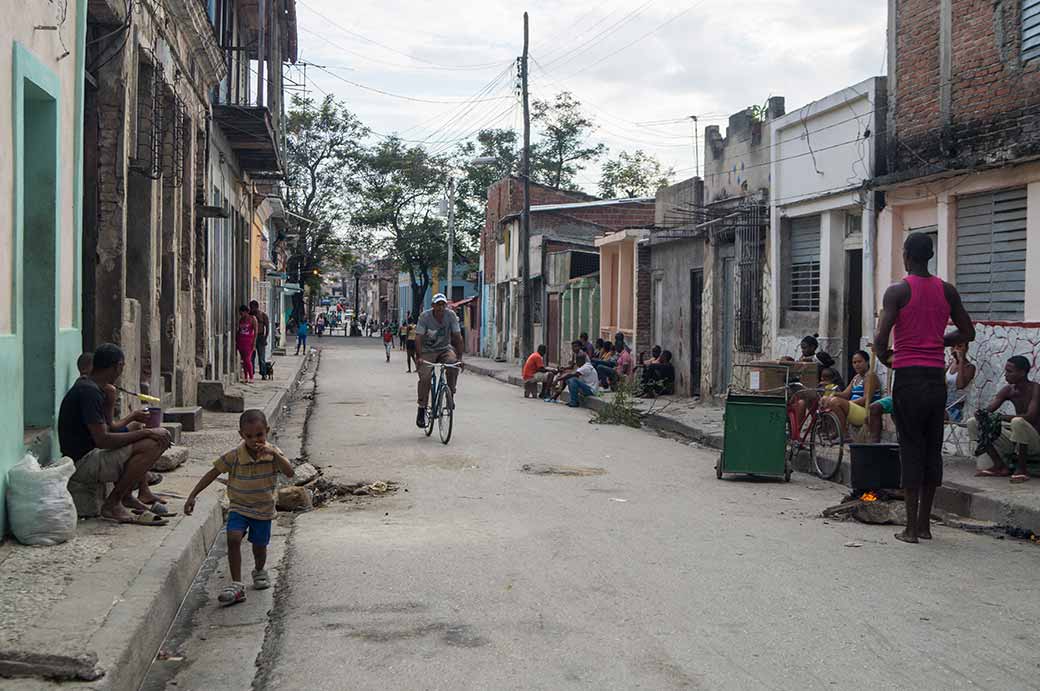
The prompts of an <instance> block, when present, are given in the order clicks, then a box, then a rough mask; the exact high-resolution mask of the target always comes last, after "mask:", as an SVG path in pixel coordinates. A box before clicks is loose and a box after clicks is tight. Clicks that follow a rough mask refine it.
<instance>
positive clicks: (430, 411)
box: [425, 380, 437, 437]
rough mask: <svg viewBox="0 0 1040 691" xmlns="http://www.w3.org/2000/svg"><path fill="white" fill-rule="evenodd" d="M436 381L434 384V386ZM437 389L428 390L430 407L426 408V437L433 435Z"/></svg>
mask: <svg viewBox="0 0 1040 691" xmlns="http://www.w3.org/2000/svg"><path fill="white" fill-rule="evenodd" d="M436 383H437V382H436V380H435V381H434V384H436ZM436 396H437V387H436V386H434V387H433V388H431V389H430V405H428V406H426V430H425V431H426V436H427V437H428V436H430V435H431V434H433V420H434V418H435V417H437V399H436Z"/></svg>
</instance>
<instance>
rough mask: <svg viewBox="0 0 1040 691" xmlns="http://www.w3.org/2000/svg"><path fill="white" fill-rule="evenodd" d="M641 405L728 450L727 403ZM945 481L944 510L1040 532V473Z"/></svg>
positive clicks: (515, 381) (478, 365)
mask: <svg viewBox="0 0 1040 691" xmlns="http://www.w3.org/2000/svg"><path fill="white" fill-rule="evenodd" d="M466 369H467V370H469V371H472V372H475V373H477V374H482V375H485V376H489V377H494V378H495V379H498V380H499V381H501V382H504V383H506V384H512V385H514V386H521V385H522V383H523V380H522V379H521V378H520V368H519V366H517V365H512V364H509V363H504V362H496V361H494V360H489V359H487V358H480V357H474V356H472V355H471V356H468V357H467V358H466ZM604 404H605V399H604V398H588V399H586V402H585V405H586V407H588V408H590V409H592V410H598V409H599V408H600V407H601V406H603V405H604ZM636 406H637V408H638V409H639V410H641V411H643V412H649V413H650V414H649V415H648V416H647V417H646V418H645V419H644V420H643V424H644V425H646V427H648V428H649V429H653V430H656V431H660V432H665V433H668V434H674V435H678V436H680V437H683V438H684V439H688V440H690V441H694V442H697V443H700V444H703V445H705V446H709V447H712V448H715V449H720V450H721V449H722V444H723V437H724V430H725V425H724V421H723V414H724V409H723V406H722V404H716V403H701V402H700V401H699V400H697V399H690V398H685V397H681V396H662V397H659V398H657V399H653V400H643V399H638V400H637V402H636ZM807 461H808V459H807V458H804V457H803V458H802V459H800V460H799V462H796V464H795V465H796V469H797V470H800V471H802V472H808V470H809V468H808V462H807ZM944 464H945V466H944V475H945V477H944V482H943V487H941V488H940V490H939V492H938V493H937V494H936V506H937V507H938V508H940V509H943V510H946V511H950V512H952V513H956V514H958V515H960V516H967V517H969V518H974V519H978V520H984V521H992V522H994V523H997V524H999V525H1003V526H1008V527H1013V528H1019V529H1022V530H1029V531H1032V532H1033V533H1036V534H1038V535H1040V478H1034V479H1033V480H1032V481H1030V482H1027V483H1024V484H1021V485H1012V484H1010V483H1009V482H1008V480H1007V479H1005V478H980V477H975V470H976V467H975V459H974V458H963V457H957V456H947V457H945V459H944ZM843 471H844V472H843V473H842V477H841V478H839V479H840V480H842V481H844V482H846V483H847V480H848V472H847V471H848V459H847V458H846V459H845V462H844V463H843Z"/></svg>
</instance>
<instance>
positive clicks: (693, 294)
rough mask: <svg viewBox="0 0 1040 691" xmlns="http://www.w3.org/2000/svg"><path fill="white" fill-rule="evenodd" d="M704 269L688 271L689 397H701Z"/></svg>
mask: <svg viewBox="0 0 1040 691" xmlns="http://www.w3.org/2000/svg"><path fill="white" fill-rule="evenodd" d="M703 292H704V269H693V270H692V271H690V395H691V396H700V395H701V343H702V342H703V335H702V333H701V324H702V316H701V309H702V306H703V304H704V297H703Z"/></svg>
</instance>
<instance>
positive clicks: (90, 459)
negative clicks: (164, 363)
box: [58, 343, 170, 525]
mask: <svg viewBox="0 0 1040 691" xmlns="http://www.w3.org/2000/svg"><path fill="white" fill-rule="evenodd" d="M124 364H125V359H124V357H123V351H122V350H120V349H119V346H116V345H114V344H112V343H104V344H102V345H100V346H98V348H97V350H95V351H94V362H93V367H92V369H91V372H90V375H89V376H85V377H80V378H79V379H77V380H76V382H75V383H74V384H73V385H72V388H71V389H69V391H68V393H66V394H65V398H63V399H62V401H61V408H60V409H59V412H58V441H59V443H60V445H61V453H62V454H63V455H65V456H68V457H69V458H71V459H72V460H73V462H74V463H75V464H76V472H75V473H74V474H73V476H72V478H71V479H70V480H69V484H70V486H71V485H75V484H78V485H81V486H87V487H96V486H97V485H100V484H104V483H108V482H112V483H115V487H114V488H113V489H112V492H111V493H109V495H108V497H106V499H105V500H104V503H103V504H102V505H101V516H102V518H104V519H106V520H110V521H113V522H116V523H133V524H137V525H166V524H167V523H168V521H167V520H166V519H164V518H162V517H160V516H157V515H156V514H155V513H153V512H152V511H151V510H150V509H151V507H152V506H154V505H155V504H157V503H159V498H158V497H157V496H155V495H154V494H152V492H151V490H149V489H148V481H147V478H146V475H147V473H148V470H149V469H150V468H151V467H152V466H153V465H154V464H155V462H156V461H157V460H159V457H160V456H162V454H163V452H164V451H165V450H166V449H168V448H170V433H169V431H168V430H166V429H163V428H161V427H160V428H155V429H138V430H133V431H127V432H116V431H114V430H113V428H112V426H111V422H112V421H111V420H110V419H108V416H107V415H106V397H105V389H106V388H107V387H108V386H109V385H114V384H115V382H116V381H118V380H119V377H120V375H122V373H123V366H124ZM135 488H137V489H138V496H137V497H136V498H135V497H134V496H133V494H132V491H133V490H134V489H135ZM128 509H133V510H136V511H137V512H138V514H137V515H136V516H135V515H134V514H133V513H131V512H130V511H128Z"/></svg>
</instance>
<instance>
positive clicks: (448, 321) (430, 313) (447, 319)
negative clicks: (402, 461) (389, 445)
mask: <svg viewBox="0 0 1040 691" xmlns="http://www.w3.org/2000/svg"><path fill="white" fill-rule="evenodd" d="M462 350H463V344H462V327H460V326H459V318H458V317H457V316H455V313H454V312H452V311H451V310H449V309H448V298H446V297H444V293H437V294H436V295H434V296H433V309H429V310H426V311H425V312H423V313H422V314H421V315H419V320H418V321H417V322H416V324H415V362H416V365H417V371H418V372H419V412H418V413H416V415H415V425H416V426H417V427H426V406H427V404H428V403H429V402H430V386H431V384H432V381H433V365H432V364H427V363H444V364H446V365H453V364H455V363H458V365H459V369H455V368H454V367H452V368H449V369H448V372H447V376H448V387H449V388H450V389H451V393H452V395H454V394H455V382H456V381H458V378H459V370H460V369H461V368H462Z"/></svg>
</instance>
